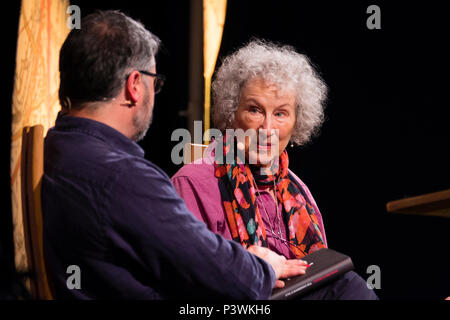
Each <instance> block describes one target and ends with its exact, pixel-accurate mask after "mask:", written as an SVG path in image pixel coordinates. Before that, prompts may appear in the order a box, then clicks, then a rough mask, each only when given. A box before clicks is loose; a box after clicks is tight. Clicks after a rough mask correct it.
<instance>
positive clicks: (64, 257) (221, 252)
mask: <svg viewBox="0 0 450 320" xmlns="http://www.w3.org/2000/svg"><path fill="white" fill-rule="evenodd" d="M44 155H45V162H44V177H43V181H42V208H43V217H44V252H45V257H46V263H47V268H48V272H49V275H50V280H51V282H52V283H53V286H54V291H55V297H56V298H77V299H102V298H119V299H120V298H125V299H166V298H189V299H192V298H232V299H267V298H268V297H269V295H270V293H271V291H272V287H273V284H274V282H275V274H274V271H273V269H272V267H271V266H270V265H268V264H267V263H266V262H265V261H263V260H262V259H260V258H258V257H256V256H254V255H252V254H250V253H249V252H247V251H246V250H244V249H243V248H242V246H241V245H240V244H238V243H236V242H232V241H228V240H226V239H224V238H222V237H221V236H220V235H216V234H214V233H212V232H210V231H209V230H208V229H207V227H206V226H205V224H204V223H202V222H200V221H198V220H197V219H196V218H195V217H194V216H193V214H192V213H191V212H189V211H188V209H187V208H186V206H185V204H184V202H183V200H182V199H181V198H179V197H178V195H177V192H176V191H175V190H174V188H173V186H172V183H171V181H170V179H169V177H168V176H167V175H166V174H165V173H164V172H163V171H162V170H161V169H159V168H158V167H157V166H156V165H154V164H153V163H151V162H150V161H148V160H146V159H145V158H144V151H143V150H142V149H141V148H140V147H139V146H138V145H137V144H136V143H135V142H133V141H131V140H130V139H128V138H127V137H125V136H124V135H122V134H121V133H120V132H118V131H117V130H115V129H113V128H111V127H109V126H107V125H105V124H103V123H100V122H97V121H94V120H90V119H85V118H79V117H73V116H67V115H66V116H62V115H61V114H60V115H58V119H57V120H56V124H55V127H53V128H52V129H50V130H49V132H48V134H47V136H46V138H45V151H44ZM71 265H75V266H77V267H79V270H80V273H79V275H80V277H79V278H80V280H81V281H80V285H81V288H80V289H77V288H73V289H70V287H71V286H67V282H69V283H71V284H72V285H73V284H76V283H77V282H76V278H74V277H75V276H77V272H76V271H72V270H71V269H69V270H68V267H69V266H71Z"/></svg>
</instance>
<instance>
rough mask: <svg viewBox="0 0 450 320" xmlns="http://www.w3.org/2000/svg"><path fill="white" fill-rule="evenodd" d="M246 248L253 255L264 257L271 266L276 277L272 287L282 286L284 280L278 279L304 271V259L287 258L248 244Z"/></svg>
mask: <svg viewBox="0 0 450 320" xmlns="http://www.w3.org/2000/svg"><path fill="white" fill-rule="evenodd" d="M247 250H248V251H249V252H250V253H253V254H254V255H255V256H258V257H260V258H261V259H264V260H265V261H266V262H267V263H269V264H270V265H271V266H272V268H273V270H274V271H275V275H276V278H277V281H276V282H275V286H274V288H282V287H284V281H282V280H280V279H285V278H289V277H294V276H298V275H301V274H305V272H306V268H307V266H306V265H307V262H306V261H303V260H299V259H290V260H288V259H286V258H285V257H284V256H281V255H279V254H276V253H275V252H273V251H272V250H270V249H268V248H264V247H258V246H250V247H249V248H248V249H247Z"/></svg>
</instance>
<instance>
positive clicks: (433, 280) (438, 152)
mask: <svg viewBox="0 0 450 320" xmlns="http://www.w3.org/2000/svg"><path fill="white" fill-rule="evenodd" d="M71 4H77V5H79V6H80V8H81V13H82V15H83V16H84V15H86V14H88V13H90V12H92V11H93V10H94V9H120V10H122V11H123V12H125V13H128V14H130V15H131V16H132V17H134V18H137V19H139V20H141V21H142V22H143V23H144V24H145V25H146V26H147V28H149V29H150V30H151V31H152V32H154V33H155V34H157V35H158V36H159V37H160V38H161V39H162V42H163V50H162V51H161V53H160V54H159V57H158V66H157V68H158V72H161V73H163V74H165V75H167V77H168V81H167V82H166V85H165V87H164V88H163V91H162V92H161V93H160V94H158V96H157V98H156V107H155V111H154V121H153V125H152V127H151V128H150V130H149V132H148V134H147V136H146V138H145V139H144V140H143V141H142V142H140V145H141V146H142V147H143V148H144V149H145V151H146V157H147V158H148V159H149V160H151V161H153V162H155V163H156V164H157V165H159V166H160V167H161V168H163V169H164V170H165V171H166V172H167V173H168V174H169V175H172V174H174V173H175V172H176V170H178V168H179V167H178V166H176V165H174V164H172V162H171V160H170V152H171V149H172V148H173V147H174V146H175V144H176V142H171V141H170V137H171V133H172V131H173V130H174V129H176V128H186V127H187V120H186V119H185V118H184V117H182V116H180V115H179V112H180V111H182V110H185V109H186V108H187V102H188V64H189V23H190V21H189V3H188V1H160V2H156V1H145V2H140V1H139V2H138V1H95V2H94V1H71ZM371 4H377V5H379V6H380V8H381V30H369V29H368V28H367V27H366V19H367V18H368V16H369V15H368V14H367V13H366V9H367V7H368V6H369V5H371ZM14 10H15V15H13V14H11V15H10V17H9V19H11V21H12V22H11V25H12V27H11V28H10V31H8V32H9V33H8V38H7V39H8V41H9V43H10V46H9V47H8V48H9V53H8V55H7V60H8V66H9V69H8V72H9V77H8V79H11V80H9V84H8V85H9V87H8V92H6V94H7V95H8V98H7V99H8V100H5V101H11V92H12V79H13V72H14V59H15V49H14V48H15V40H16V38H15V35H16V34H17V33H16V31H17V27H16V26H17V21H18V19H17V17H18V14H19V6H18V5H16V7H15V8H14ZM11 12H12V11H11ZM445 18H446V17H445V11H444V9H443V7H441V4H440V2H437V1H432V2H431V1H428V2H426V4H422V5H418V4H412V3H410V2H407V1H396V2H395V4H393V3H384V2H380V1H370V2H368V1H359V2H358V3H350V2H345V3H342V1H340V2H339V3H337V2H336V3H332V2H331V1H330V2H323V1H316V2H314V4H310V3H309V2H306V1H284V0H283V1H281V0H279V1H261V0H260V1H236V0H230V1H229V2H228V8H227V19H226V22H225V29H224V34H223V41H222V46H221V49H220V57H223V56H224V55H226V54H228V53H230V52H232V51H233V50H235V49H236V48H238V47H239V46H241V45H242V44H243V43H245V42H246V41H248V40H249V39H250V38H251V37H261V38H265V39H268V40H272V41H277V42H281V43H285V44H290V45H292V46H294V47H296V48H297V49H298V50H299V51H300V52H302V53H305V54H306V55H308V56H309V57H310V58H311V60H312V61H313V63H314V64H315V65H316V66H317V67H318V69H319V71H320V73H321V74H322V76H323V78H324V79H325V81H326V83H327V84H328V86H329V89H330V91H329V99H328V103H327V108H326V121H325V123H324V125H323V127H322V130H321V132H320V135H319V136H317V137H316V138H314V139H313V140H312V141H311V143H309V144H308V145H306V146H303V147H297V148H295V149H293V150H290V151H289V154H290V159H291V160H290V163H291V165H290V166H291V169H292V170H293V171H294V172H296V173H297V174H298V175H299V176H300V177H301V178H302V179H303V180H304V181H305V183H306V184H307V185H308V186H309V188H310V189H311V191H312V193H313V195H314V197H315V199H316V201H317V203H318V205H319V208H320V209H321V212H322V215H323V217H324V222H325V227H326V233H327V238H328V243H329V246H330V247H331V248H334V249H336V250H339V251H342V252H344V253H347V254H349V255H351V256H352V258H353V261H354V263H355V265H356V267H357V271H358V272H359V273H360V274H361V275H362V276H363V277H364V278H367V277H368V276H369V274H367V273H366V269H367V267H368V266H370V265H378V266H379V267H380V268H381V289H380V290H377V294H378V295H379V296H380V298H383V299H438V300H439V299H443V298H445V297H447V296H449V295H450V275H449V273H448V271H449V270H450V261H449V260H448V251H449V250H448V248H447V245H448V244H449V236H448V233H447V232H448V230H449V227H450V219H445V218H437V217H423V216H412V215H394V214H389V213H387V212H386V209H385V205H386V202H388V201H390V200H396V199H400V198H403V197H407V196H414V195H419V194H422V193H427V192H433V191H440V190H444V189H448V188H450V169H449V167H450V166H449V163H450V126H449V124H448V120H449V117H448V112H447V108H448V107H449V103H448V101H447V99H446V98H447V92H448V88H447V85H448V80H447V77H446V74H445V75H444V74H443V73H444V72H445V71H447V67H448V64H447V58H448V56H449V54H448V53H449V52H448V49H447V48H446V46H445V44H446V42H447V40H446V39H447V37H448V28H447V25H446V19H445ZM220 57H219V59H220ZM444 70H445V71H444ZM5 108H6V109H8V110H10V104H7V105H6V106H5ZM5 112H8V111H5ZM10 117H11V114H10V111H9V117H5V118H4V122H5V123H4V125H3V126H2V130H4V133H3V137H7V136H8V133H9V132H10V128H11V127H10ZM199 120H200V119H199ZM2 143H3V150H7V149H8V148H9V143H10V140H9V141H8V140H7V139H4V140H2ZM4 159H6V160H9V158H8V157H5V158H4ZM7 166H9V161H5V164H4V166H3V168H4V169H3V171H2V172H3V179H2V181H3V182H2V183H3V185H4V186H7V185H6V178H7V177H8V176H9V171H6V169H5V168H7ZM8 201H9V199H5V203H6V204H7V206H5V208H6V210H5V211H4V212H3V214H2V224H1V226H2V232H1V234H2V241H3V243H4V245H3V246H2V250H3V251H4V252H5V255H4V256H5V257H6V258H11V256H12V251H11V248H12V243H11V240H10V235H11V228H10V217H9V214H10V202H9V203H8ZM2 258H3V257H2ZM9 260H11V259H9Z"/></svg>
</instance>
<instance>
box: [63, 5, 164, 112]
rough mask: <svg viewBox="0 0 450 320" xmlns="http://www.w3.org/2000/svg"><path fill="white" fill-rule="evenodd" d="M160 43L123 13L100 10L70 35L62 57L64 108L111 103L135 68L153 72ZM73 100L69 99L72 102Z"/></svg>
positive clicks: (139, 24) (86, 18) (82, 21)
mask: <svg viewBox="0 0 450 320" xmlns="http://www.w3.org/2000/svg"><path fill="white" fill-rule="evenodd" d="M159 44H160V40H159V39H158V37H156V36H155V35H153V34H152V33H151V32H150V31H148V30H146V29H145V27H144V26H143V25H142V24H141V23H140V22H137V21H135V20H133V19H131V18H130V17H128V16H126V15H125V14H123V13H122V12H119V11H113V10H108V11H97V12H95V13H92V14H90V15H88V16H86V17H84V18H83V19H82V20H81V28H80V29H73V30H72V31H70V33H69V35H68V36H67V38H66V40H65V41H64V44H63V45H62V47H61V51H60V54H59V71H60V80H61V81H60V87H59V100H60V103H61V106H62V107H63V108H67V107H68V101H70V102H71V106H72V108H81V107H82V105H83V103H85V102H96V101H107V100H109V99H112V98H114V97H115V96H117V94H118V93H119V90H120V88H121V87H122V86H123V84H124V81H125V79H126V75H127V73H129V72H131V71H132V70H133V69H135V70H136V69H149V68H150V67H152V65H153V63H154V57H155V55H156V53H157V51H158V48H159ZM68 99H69V100H68Z"/></svg>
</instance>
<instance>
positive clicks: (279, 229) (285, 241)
mask: <svg viewBox="0 0 450 320" xmlns="http://www.w3.org/2000/svg"><path fill="white" fill-rule="evenodd" d="M273 187H274V188H273V192H274V195H275V205H276V217H277V220H278V235H277V234H276V233H275V231H274V230H273V228H272V223H271V222H270V216H269V213H268V212H267V210H266V207H265V206H264V203H262V200H261V205H262V207H263V210H264V212H265V213H266V217H267V222H268V223H269V228H270V230H269V231H270V232H271V233H272V237H274V238H275V239H277V240H279V241H281V242H284V244H286V245H287V247H288V248H289V251H290V252H292V253H293V254H294V255H295V253H294V252H293V251H292V249H291V246H294V247H296V248H298V249H299V250H300V251H301V252H302V253H303V255H305V256H306V253H305V252H304V251H303V250H302V249H301V248H300V247H299V246H298V245H296V244H293V243H291V242H290V241H288V240H286V239H283V236H282V233H281V218H280V214H279V210H278V197H277V188H276V184H275V180H274V181H273ZM255 189H256V192H257V193H258V196H259V197H260V198H261V193H259V190H258V188H257V185H256V183H255Z"/></svg>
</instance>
